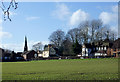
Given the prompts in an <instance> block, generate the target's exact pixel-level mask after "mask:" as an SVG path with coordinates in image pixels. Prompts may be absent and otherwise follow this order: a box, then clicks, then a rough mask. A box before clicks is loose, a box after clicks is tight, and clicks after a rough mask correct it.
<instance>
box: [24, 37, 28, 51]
mask: <svg viewBox="0 0 120 82" xmlns="http://www.w3.org/2000/svg"><path fill="white" fill-rule="evenodd" d="M26 51H28V46H27V37H26V36H25V46H24V52H26Z"/></svg>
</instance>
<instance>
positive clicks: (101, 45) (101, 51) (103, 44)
mask: <svg viewBox="0 0 120 82" xmlns="http://www.w3.org/2000/svg"><path fill="white" fill-rule="evenodd" d="M112 45H113V42H112V41H110V40H109V39H105V40H104V41H98V42H95V49H96V52H95V56H109V53H110V52H109V49H110V48H111V47H112Z"/></svg>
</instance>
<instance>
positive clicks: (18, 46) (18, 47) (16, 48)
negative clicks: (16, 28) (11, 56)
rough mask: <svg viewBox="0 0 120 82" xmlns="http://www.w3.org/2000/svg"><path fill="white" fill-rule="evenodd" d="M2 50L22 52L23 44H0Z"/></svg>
mask: <svg viewBox="0 0 120 82" xmlns="http://www.w3.org/2000/svg"><path fill="white" fill-rule="evenodd" d="M2 48H5V49H10V50H14V51H15V52H21V51H23V48H24V47H23V43H19V44H17V43H8V44H2Z"/></svg>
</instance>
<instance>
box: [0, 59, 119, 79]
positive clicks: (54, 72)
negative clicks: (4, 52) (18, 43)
mask: <svg viewBox="0 0 120 82" xmlns="http://www.w3.org/2000/svg"><path fill="white" fill-rule="evenodd" d="M2 79H3V80H109V79H110V80H117V79H118V59H117V58H107V59H105V58H104V59H69V60H39V61H29V62H3V63H2Z"/></svg>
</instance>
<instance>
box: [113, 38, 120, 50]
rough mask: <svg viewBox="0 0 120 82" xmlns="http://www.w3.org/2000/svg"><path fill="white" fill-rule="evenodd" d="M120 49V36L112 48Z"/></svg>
mask: <svg viewBox="0 0 120 82" xmlns="http://www.w3.org/2000/svg"><path fill="white" fill-rule="evenodd" d="M118 48H119V49H120V38H118V39H117V40H115V41H114V43H113V46H112V49H118Z"/></svg>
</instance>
